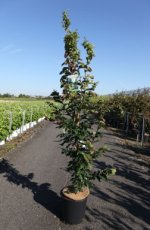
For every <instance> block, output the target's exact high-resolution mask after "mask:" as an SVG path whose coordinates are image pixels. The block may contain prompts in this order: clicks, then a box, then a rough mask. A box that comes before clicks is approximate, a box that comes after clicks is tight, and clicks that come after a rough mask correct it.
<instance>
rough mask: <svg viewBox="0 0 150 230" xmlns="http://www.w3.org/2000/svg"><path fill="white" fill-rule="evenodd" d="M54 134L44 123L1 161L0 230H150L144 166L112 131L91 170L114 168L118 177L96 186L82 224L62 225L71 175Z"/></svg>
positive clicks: (149, 195)
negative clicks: (62, 192)
mask: <svg viewBox="0 0 150 230" xmlns="http://www.w3.org/2000/svg"><path fill="white" fill-rule="evenodd" d="M58 133H59V130H58V129H56V125H55V124H54V123H52V122H49V121H44V123H43V125H42V126H41V128H40V129H39V130H38V132H36V134H35V135H33V136H30V138H29V139H28V140H27V141H25V142H23V143H22V144H21V145H19V146H18V147H17V148H15V149H14V150H12V151H11V152H9V153H8V154H6V155H5V157H3V158H1V159H0V230H31V229H32V230H70V229H71V230H92V229H94V230H106V229H107V230H108V229H114V230H118V229H119V230H126V229H127V230H148V229H150V182H149V168H148V165H147V164H146V162H144V161H143V160H141V159H138V158H137V157H136V154H135V153H134V151H132V150H129V149H128V148H126V146H125V144H124V142H123V141H122V139H121V138H119V137H117V136H114V134H113V133H112V132H111V131H103V138H102V140H101V142H100V144H104V143H105V144H107V146H109V148H110V150H109V151H108V152H107V153H105V154H103V156H102V157H100V158H99V159H98V160H97V161H95V163H94V165H95V168H103V167H105V166H106V165H107V166H109V165H111V166H115V167H116V168H117V174H116V175H115V176H113V177H111V178H110V179H109V181H107V182H105V181H104V182H101V183H99V182H94V187H93V189H92V190H91V193H90V196H89V197H88V201H87V209H86V215H85V218H84V219H83V221H82V223H81V224H79V225H68V224H66V223H64V222H63V220H62V219H61V199H60V195H59V194H60V190H61V189H62V188H63V187H64V186H66V185H67V184H68V181H69V174H68V173H67V172H66V171H65V167H66V165H67V159H66V157H65V156H64V155H62V154H61V150H60V147H59V143H58V141H57V139H56V136H57V134H58Z"/></svg>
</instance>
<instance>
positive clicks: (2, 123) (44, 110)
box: [0, 101, 52, 140]
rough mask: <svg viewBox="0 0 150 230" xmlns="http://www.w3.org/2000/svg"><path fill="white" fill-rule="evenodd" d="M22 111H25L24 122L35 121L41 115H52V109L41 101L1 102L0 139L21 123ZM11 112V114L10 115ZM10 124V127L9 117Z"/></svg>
mask: <svg viewBox="0 0 150 230" xmlns="http://www.w3.org/2000/svg"><path fill="white" fill-rule="evenodd" d="M23 112H25V121H24V122H25V124H26V123H29V122H31V121H37V120H38V119H39V118H41V117H43V116H47V117H49V118H51V117H52V110H51V108H49V106H48V105H47V104H46V103H45V102H43V101H28V102H19V101H18V102H1V103H0V140H4V139H5V138H6V137H7V136H8V135H9V134H11V132H12V131H14V130H16V129H18V128H20V127H21V126H22V124H23ZM11 114H12V115H11ZM11 116H12V125H11V129H10V119H11Z"/></svg>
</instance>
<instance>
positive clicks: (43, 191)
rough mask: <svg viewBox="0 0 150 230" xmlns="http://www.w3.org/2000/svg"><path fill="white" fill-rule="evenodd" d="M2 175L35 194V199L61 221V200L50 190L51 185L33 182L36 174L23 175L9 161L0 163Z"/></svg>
mask: <svg viewBox="0 0 150 230" xmlns="http://www.w3.org/2000/svg"><path fill="white" fill-rule="evenodd" d="M0 174H2V175H3V177H4V178H5V179H6V180H7V181H8V182H10V183H13V184H15V185H17V186H21V187H22V188H27V189H29V190H30V191H31V192H32V193H33V199H34V200H35V201H36V202H37V203H38V204H40V205H42V206H43V207H44V208H46V209H47V210H49V211H50V212H51V213H53V215H55V216H57V217H58V218H59V219H61V208H60V207H61V199H60V197H59V196H58V195H57V193H56V192H54V191H52V190H51V189H50V186H51V185H50V184H49V183H43V184H38V183H37V182H34V181H32V179H33V177H34V174H33V173H29V174H28V175H22V174H20V172H19V171H18V170H17V169H15V167H14V166H13V165H12V164H10V163H9V161H8V160H6V159H3V160H2V161H0Z"/></svg>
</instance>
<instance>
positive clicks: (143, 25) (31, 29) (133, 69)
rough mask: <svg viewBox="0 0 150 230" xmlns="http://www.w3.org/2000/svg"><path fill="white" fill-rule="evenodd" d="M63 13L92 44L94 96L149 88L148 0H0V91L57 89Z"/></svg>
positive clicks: (41, 92)
mask: <svg viewBox="0 0 150 230" xmlns="http://www.w3.org/2000/svg"><path fill="white" fill-rule="evenodd" d="M64 10H67V11H68V13H69V16H70V19H71V21H72V25H71V28H72V29H77V30H78V32H79V34H80V41H79V45H80V44H81V43H82V41H83V39H84V37H86V38H87V39H88V40H89V41H91V42H92V43H93V44H94V46H95V54H96V57H95V58H94V60H93V62H92V67H93V74H94V76H95V80H96V81H98V82H99V84H98V86H97V89H96V92H97V93H99V94H108V93H112V92H115V91H116V90H118V91H122V90H130V89H137V88H143V87H150V13H149V12H150V0H55V1H52V0H0V93H5V92H9V93H12V94H15V95H18V94H19V93H25V94H30V95H49V94H50V93H51V92H52V90H53V89H57V90H59V91H60V88H59V79H60V76H59V72H60V71H61V63H62V62H63V61H64V44H63V37H64V31H63V28H62V25H61V21H62V12H63V11H64ZM79 47H80V46H79Z"/></svg>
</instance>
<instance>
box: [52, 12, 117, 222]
mask: <svg viewBox="0 0 150 230" xmlns="http://www.w3.org/2000/svg"><path fill="white" fill-rule="evenodd" d="M62 23H63V28H64V29H65V32H66V34H65V36H64V44H65V54H64V57H65V61H64V63H63V64H62V71H61V72H60V75H61V78H60V83H61V88H62V89H63V93H62V95H60V94H59V93H58V92H57V93H55V94H53V96H54V97H53V98H54V101H55V102H57V103H56V104H58V103H59V108H58V106H56V108H55V118H56V120H57V124H58V127H59V128H60V129H62V130H63V132H62V133H60V135H59V138H60V142H61V143H60V144H61V146H62V153H63V154H65V155H66V156H68V157H69V161H68V165H67V171H68V172H70V174H71V178H70V185H69V186H67V187H65V188H63V189H62V191H61V197H62V200H63V212H62V213H63V219H64V220H65V221H66V222H68V223H71V224H79V223H80V222H81V220H82V218H83V216H84V213H85V208H86V200H87V197H88V195H89V193H90V192H89V188H90V187H91V186H92V181H93V180H94V179H98V180H99V181H101V180H102V179H104V178H105V179H106V178H107V177H108V176H109V175H111V174H115V169H114V168H106V169H104V170H101V169H100V170H98V171H95V170H94V169H93V168H92V165H93V162H94V160H95V159H96V158H97V157H98V156H99V154H100V153H101V152H103V151H104V150H105V148H104V147H99V148H95V146H94V142H95V141H96V140H97V139H98V137H99V136H100V135H101V133H100V128H101V127H102V125H103V120H102V117H101V116H100V115H99V117H98V116H95V113H96V111H95V109H94V107H93V105H92V103H91V98H92V97H93V96H94V95H95V93H94V90H95V87H96V85H97V83H95V82H94V77H93V75H92V74H91V71H92V69H91V67H90V63H91V60H92V58H93V57H94V51H93V45H92V44H91V43H90V42H88V41H87V40H84V41H83V43H82V46H83V49H84V50H85V51H86V57H85V60H86V61H85V62H83V60H82V58H81V52H80V50H79V49H78V39H79V35H78V32H77V31H71V30H70V19H69V18H68V14H67V12H63V20H62ZM53 105H55V103H54V104H53Z"/></svg>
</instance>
